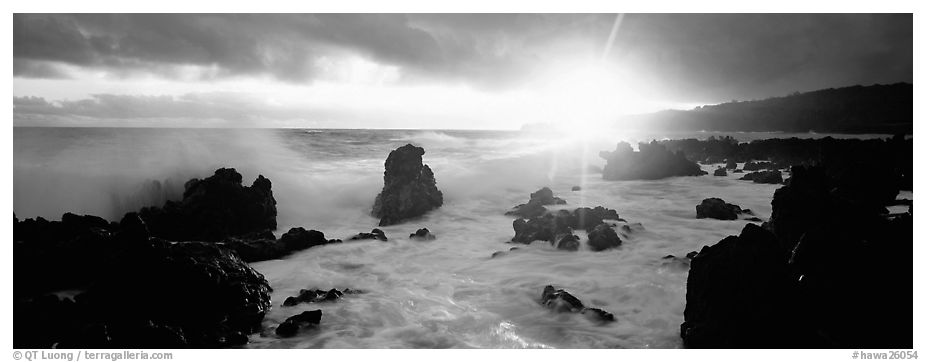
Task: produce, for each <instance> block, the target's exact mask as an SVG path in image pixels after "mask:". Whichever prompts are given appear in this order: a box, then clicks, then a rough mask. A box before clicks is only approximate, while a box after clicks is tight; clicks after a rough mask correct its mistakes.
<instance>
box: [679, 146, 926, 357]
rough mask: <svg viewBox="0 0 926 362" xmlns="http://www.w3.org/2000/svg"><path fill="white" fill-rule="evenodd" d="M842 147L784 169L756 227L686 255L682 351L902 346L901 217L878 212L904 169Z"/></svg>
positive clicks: (907, 322)
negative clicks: (817, 161) (765, 217)
mask: <svg viewBox="0 0 926 362" xmlns="http://www.w3.org/2000/svg"><path fill="white" fill-rule="evenodd" d="M845 151H846V150H844V149H840V150H839V151H838V152H836V153H829V154H827V155H826V157H824V160H826V162H824V164H823V165H821V166H815V167H810V168H805V167H801V166H796V167H793V168H792V177H791V178H790V179H789V181H788V183H787V185H785V186H784V187H782V188H779V189H778V190H777V191H776V192H775V196H774V199H773V200H772V217H771V219H770V221H769V222H768V223H767V224H766V227H767V229H764V228H761V227H759V226H756V225H755V224H748V225H746V227H745V228H744V229H743V231H742V232H741V233H740V235H739V236H731V237H728V238H726V239H724V240H721V241H720V242H719V243H717V244H716V245H713V246H709V247H704V248H703V249H702V250H701V252H700V253H699V254H698V255H697V256H696V257H695V258H694V259H693V260H692V262H691V269H690V271H689V275H688V291H687V295H686V300H687V304H686V308H685V323H683V324H682V326H681V336H682V339H683V340H684V342H685V345H686V346H687V347H694V348H750V347H758V348H884V349H898V348H912V346H913V338H912V336H913V329H912V322H911V320H912V311H913V302H912V297H913V295H912V285H913V277H912V275H913V266H912V261H911V260H910V259H909V255H911V254H910V253H911V249H912V237H913V235H912V226H913V215H912V210H911V211H910V212H908V213H903V214H900V215H890V214H888V213H887V212H886V211H885V209H884V205H886V204H888V203H891V202H893V200H894V199H895V198H896V195H897V191H898V189H899V187H900V185H902V184H903V182H902V181H901V180H902V179H903V177H904V176H903V172H904V171H903V170H901V169H896V168H893V167H892V165H891V164H890V163H887V162H883V160H882V159H880V158H879V155H877V154H872V155H869V154H864V153H858V152H845ZM850 155H851V157H849V156H850ZM886 290H890V291H892V292H890V293H884V292H882V291H886Z"/></svg>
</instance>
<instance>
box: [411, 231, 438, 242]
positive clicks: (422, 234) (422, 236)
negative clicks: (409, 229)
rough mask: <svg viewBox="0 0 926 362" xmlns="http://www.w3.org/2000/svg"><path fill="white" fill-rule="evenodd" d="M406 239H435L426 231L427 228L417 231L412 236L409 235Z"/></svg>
mask: <svg viewBox="0 0 926 362" xmlns="http://www.w3.org/2000/svg"><path fill="white" fill-rule="evenodd" d="M408 238H409V239H412V240H434V239H436V238H437V237H436V236H434V234H431V231H430V230H428V228H422V229H418V231H415V233H414V234H409V235H408Z"/></svg>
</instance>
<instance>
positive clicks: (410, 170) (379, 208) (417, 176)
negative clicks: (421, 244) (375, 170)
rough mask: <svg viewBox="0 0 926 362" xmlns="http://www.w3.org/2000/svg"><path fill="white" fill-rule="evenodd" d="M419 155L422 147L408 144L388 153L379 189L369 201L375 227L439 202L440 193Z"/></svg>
mask: <svg viewBox="0 0 926 362" xmlns="http://www.w3.org/2000/svg"><path fill="white" fill-rule="evenodd" d="M422 155H424V148H421V147H415V146H413V145H411V144H407V145H405V146H402V147H399V148H397V149H395V150H393V151H392V152H390V153H389V157H387V158H386V165H385V166H386V171H385V172H384V174H383V183H384V185H383V190H382V191H381V192H380V193H379V195H377V196H376V201H375V202H374V204H373V216H375V217H378V218H380V220H379V226H388V225H393V224H398V223H400V222H402V221H404V220H407V219H410V218H414V217H418V216H422V215H424V214H425V213H426V212H428V211H430V210H433V209H436V208H438V207H440V206H441V205H443V203H444V195H443V193H441V191H440V190H438V189H437V181H435V179H434V173H433V172H432V171H431V168H430V167H428V165H424V164H422V162H421V156H422Z"/></svg>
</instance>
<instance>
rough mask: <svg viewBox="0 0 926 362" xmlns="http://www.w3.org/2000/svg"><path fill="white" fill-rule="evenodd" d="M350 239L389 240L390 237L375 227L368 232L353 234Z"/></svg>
mask: <svg viewBox="0 0 926 362" xmlns="http://www.w3.org/2000/svg"><path fill="white" fill-rule="evenodd" d="M349 240H379V241H389V238H387V237H386V233H384V232H383V231H382V230H380V229H373V230H372V231H370V232H368V233H359V234H357V235H354V236H351V237H350V239H349Z"/></svg>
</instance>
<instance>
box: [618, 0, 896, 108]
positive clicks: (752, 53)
mask: <svg viewBox="0 0 926 362" xmlns="http://www.w3.org/2000/svg"><path fill="white" fill-rule="evenodd" d="M614 49H615V50H614V52H615V54H614V56H615V57H616V58H618V59H621V60H623V61H625V62H627V63H628V64H631V65H632V66H636V67H640V68H645V69H646V68H648V69H649V70H650V71H651V72H652V73H653V74H655V75H656V77H657V78H659V79H658V80H659V81H661V82H663V83H665V84H666V85H667V89H668V91H669V92H671V91H672V89H671V88H672V87H670V86H668V85H669V84H672V83H674V88H675V93H677V94H678V95H679V96H681V95H688V96H693V95H698V94H699V93H700V95H701V98H700V99H702V100H711V99H714V100H720V101H723V100H729V99H731V98H739V99H744V98H747V99H748V98H757V97H768V96H773V95H783V94H787V93H790V92H793V91H797V90H801V91H804V90H814V89H820V88H827V87H837V86H845V85H854V84H872V83H878V82H880V83H893V82H899V81H907V82H912V80H913V17H912V15H910V14H900V15H893V14H700V15H698V14H685V15H676V14H665V15H646V16H628V17H627V18H626V21H625V23H624V25H623V27H622V28H621V35H620V36H619V37H618V41H617V42H616V44H615V46H614Z"/></svg>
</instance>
